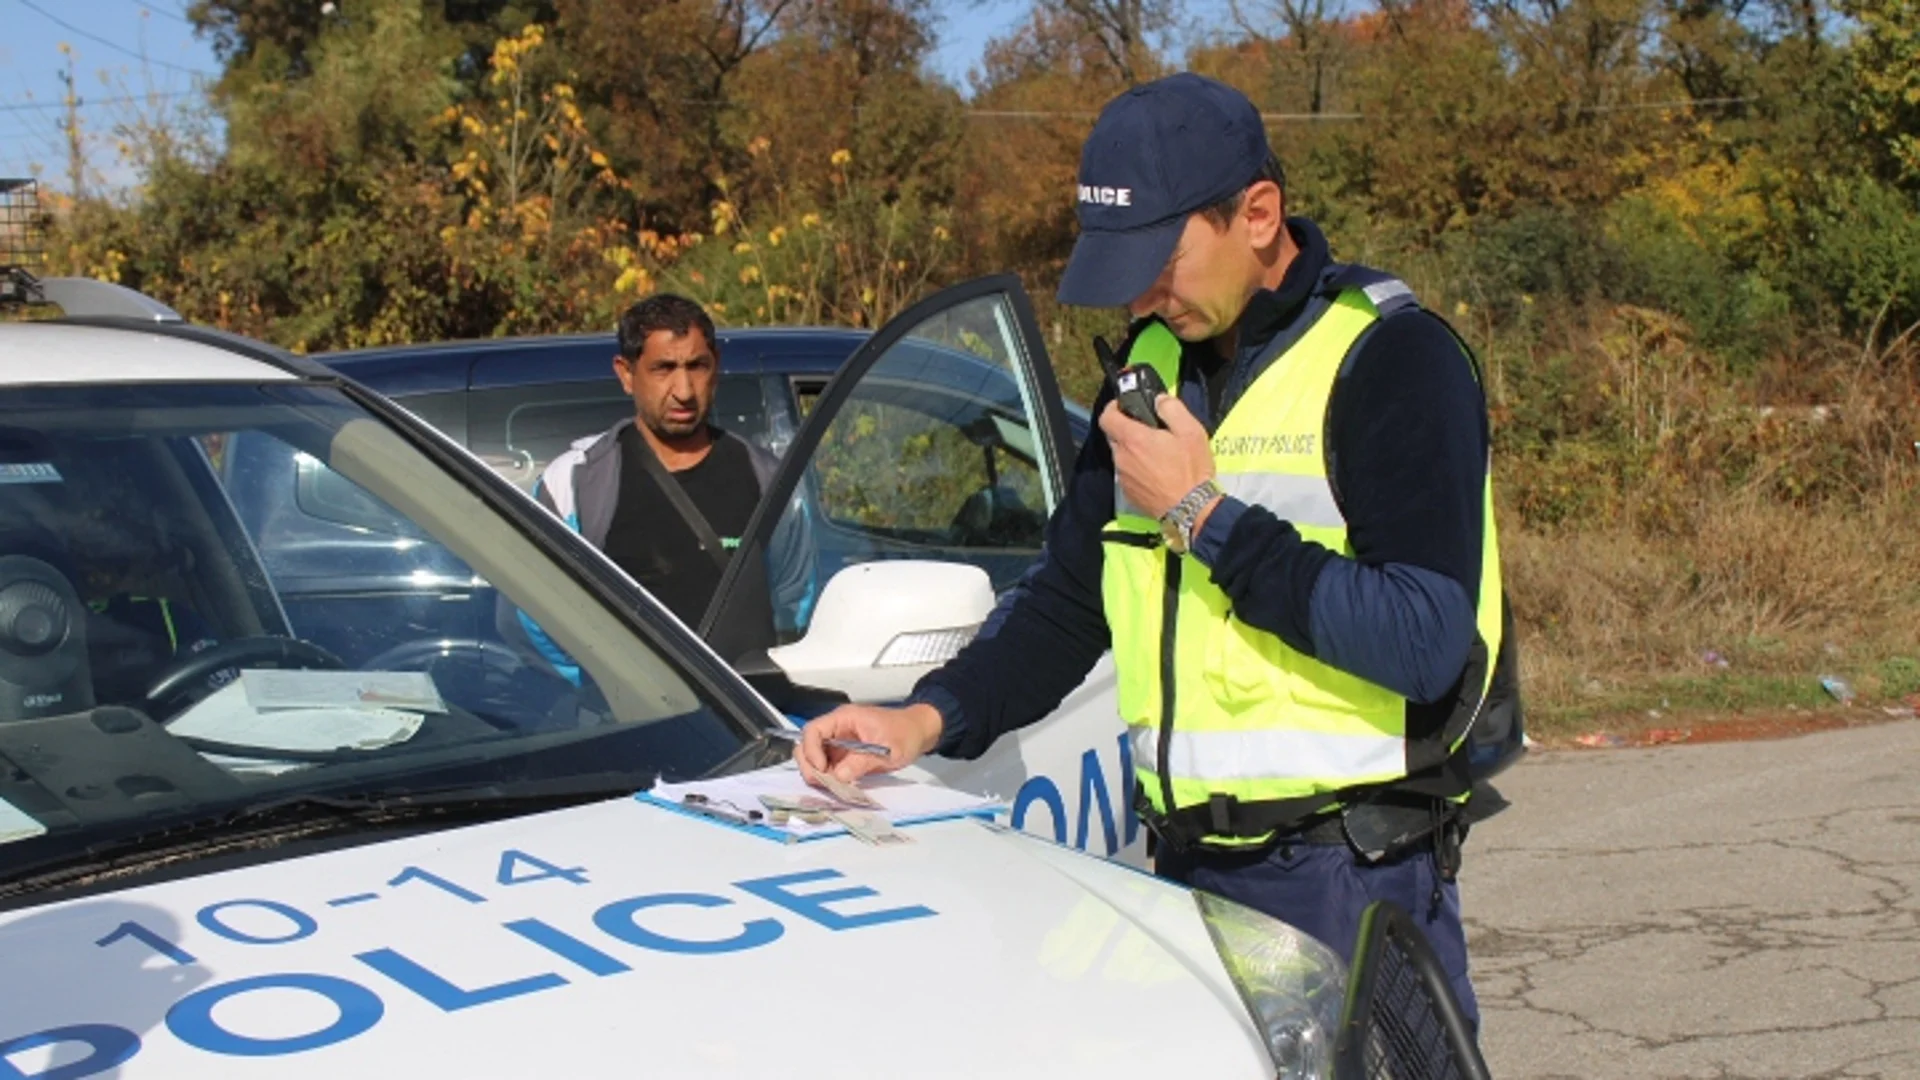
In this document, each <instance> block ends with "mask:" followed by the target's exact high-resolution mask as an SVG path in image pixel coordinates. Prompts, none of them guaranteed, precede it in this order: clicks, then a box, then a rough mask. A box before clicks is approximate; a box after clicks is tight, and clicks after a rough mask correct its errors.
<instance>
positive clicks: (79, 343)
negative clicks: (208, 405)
mask: <svg viewBox="0 0 1920 1080" xmlns="http://www.w3.org/2000/svg"><path fill="white" fill-rule="evenodd" d="M183 329H184V328H182V327H180V326H177V325H174V326H161V325H156V324H154V323H151V322H134V321H131V320H112V321H109V320H100V321H88V322H79V321H67V320H47V321H39V322H16V323H0V385H4V386H34V385H48V384H53V383H63V384H72V383H98V384H125V383H149V382H182V381H186V382H280V381H289V380H296V379H299V378H301V377H302V376H310V375H314V374H321V372H318V371H317V370H310V371H309V370H301V366H302V365H297V364H292V363H289V362H288V361H290V360H291V358H290V357H284V356H281V355H276V354H275V352H273V351H271V350H267V349H263V348H258V347H256V348H242V347H239V346H237V345H236V342H238V341H240V340H241V339H232V340H229V339H228V335H223V334H220V333H218V332H217V331H211V332H199V333H183V332H182V330H183Z"/></svg>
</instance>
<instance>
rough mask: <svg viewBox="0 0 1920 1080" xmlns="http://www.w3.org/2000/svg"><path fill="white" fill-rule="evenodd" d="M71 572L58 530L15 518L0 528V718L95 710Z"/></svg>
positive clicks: (81, 608) (81, 613)
mask: <svg viewBox="0 0 1920 1080" xmlns="http://www.w3.org/2000/svg"><path fill="white" fill-rule="evenodd" d="M6 513H7V511H6V510H5V509H4V508H0V514H6ZM71 574H72V564H71V562H70V561H69V560H68V558H67V556H66V550H65V547H64V545H62V544H61V543H60V542H59V541H58V539H57V538H56V537H54V536H53V534H51V533H50V532H48V531H47V530H45V529H43V528H39V527H37V526H34V525H32V524H29V523H26V522H23V521H21V520H19V519H18V518H15V519H13V520H10V521H7V522H6V523H5V524H4V525H0V723H6V722H8V721H15V720H32V719H35V718H37V717H42V716H57V715H60V714H63V713H73V712H81V711H84V710H87V709H91V708H93V705H94V700H93V679H92V676H91V673H90V670H89V666H88V662H87V632H86V628H87V617H86V607H85V606H84V605H83V604H82V603H81V601H80V594H79V593H78V592H77V591H76V590H75V588H74V585H73V580H72V577H71Z"/></svg>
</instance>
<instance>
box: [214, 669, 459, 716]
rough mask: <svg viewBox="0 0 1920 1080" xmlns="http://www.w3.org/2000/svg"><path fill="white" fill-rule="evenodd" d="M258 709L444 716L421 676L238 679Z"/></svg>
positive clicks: (429, 682)
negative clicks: (383, 711) (391, 711)
mask: <svg viewBox="0 0 1920 1080" xmlns="http://www.w3.org/2000/svg"><path fill="white" fill-rule="evenodd" d="M240 685H242V686H244V687H246V691H247V701H248V702H249V703H250V704H252V706H253V707H254V708H256V709H405V710H410V711H413V712H430V713H443V712H446V711H447V706H446V703H445V702H444V701H442V700H441V699H440V688H439V687H437V686H435V685H434V684H433V677H432V676H430V675H428V674H427V673H426V672H423V671H299V670H290V671H282V670H278V669H268V668H248V669H247V670H245V671H242V672H241V673H240Z"/></svg>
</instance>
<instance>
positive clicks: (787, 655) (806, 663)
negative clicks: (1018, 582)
mask: <svg viewBox="0 0 1920 1080" xmlns="http://www.w3.org/2000/svg"><path fill="white" fill-rule="evenodd" d="M992 610H993V583H992V582H991V581H990V580H988V578H987V574H986V571H984V570H982V569H980V568H979V567H977V566H966V565H963V564H961V563H949V562H931V561H922V560H917V559H887V560H883V561H880V562H870V563H861V564H859V565H857V566H849V567H847V568H846V569H845V570H842V571H840V572H839V573H837V574H835V575H833V579H832V580H831V581H828V582H827V587H826V588H825V589H823V590H822V591H821V593H820V603H819V605H818V606H816V607H815V608H814V612H813V621H812V623H811V624H810V625H809V626H808V628H807V635H806V637H803V638H801V639H800V640H799V641H796V642H794V643H793V644H791V645H782V646H780V647H778V648H774V649H769V650H767V656H768V657H769V658H770V659H771V660H772V661H773V662H774V663H775V664H777V665H779V667H780V669H781V670H782V671H785V672H786V673H787V677H788V678H790V679H792V680H793V681H794V682H796V683H799V684H801V685H802V686H814V687H819V688H821V689H823V690H838V691H840V692H841V693H843V694H845V695H847V697H849V698H851V699H852V700H854V701H898V700H900V699H901V698H904V697H906V696H907V694H908V693H909V692H910V691H911V690H912V689H913V684H914V683H915V682H917V681H918V680H919V678H920V676H922V675H925V674H926V673H927V672H929V671H932V670H933V669H934V668H935V667H937V666H939V665H940V664H942V663H944V662H946V661H947V660H948V659H949V658H951V657H952V656H953V655H954V654H955V653H957V652H959V651H960V649H961V647H962V646H964V645H965V644H966V643H967V642H969V641H972V640H973V635H974V634H975V633H976V632H978V631H979V629H980V624H981V623H982V622H984V621H985V620H986V617H987V614H988V613H989V612H991V611H992Z"/></svg>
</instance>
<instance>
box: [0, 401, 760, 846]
mask: <svg viewBox="0 0 1920 1080" xmlns="http://www.w3.org/2000/svg"><path fill="white" fill-rule="evenodd" d="M536 642H537V644H536ZM739 712H740V710H738V709H737V707H736V708H735V709H734V710H733V711H731V712H730V711H729V710H728V709H727V707H726V706H725V705H720V704H716V703H715V702H714V701H712V700H709V699H708V698H707V697H706V696H704V695H703V693H702V692H701V691H699V690H698V689H697V688H696V687H695V686H694V685H693V684H692V683H691V682H690V681H689V679H688V678H687V677H686V676H685V675H684V674H683V673H682V670H681V669H680V668H679V667H677V666H676V664H675V663H674V662H673V661H672V660H671V659H669V658H668V657H667V656H666V655H665V653H663V651H662V648H661V647H660V645H659V644H658V643H656V642H654V641H651V640H649V638H648V637H647V636H645V635H643V634H642V633H638V632H636V631H635V630H634V629H633V626H632V624H630V623H629V622H628V621H627V620H625V619H623V618H621V617H620V616H619V615H618V614H617V613H616V612H615V611H614V610H611V609H610V608H609V605H608V601H607V600H606V599H605V598H604V597H603V595H602V594H601V593H598V592H596V591H595V590H593V589H591V588H589V587H586V586H583V585H582V584H581V583H580V582H579V581H578V580H576V579H575V578H574V577H573V576H571V575H569V574H568V573H566V572H565V571H564V570H563V569H562V567H561V566H560V565H559V564H558V563H557V562H556V560H555V557H554V555H553V554H552V549H550V548H548V547H543V546H542V545H541V544H540V543H539V542H538V541H536V540H535V539H533V538H532V537H531V536H529V535H528V534H527V533H526V532H524V531H522V529H521V528H520V527H518V526H516V525H515V524H514V522H513V521H512V519H511V518H510V517H508V516H507V515H504V514H502V513H501V512H499V511H498V510H496V509H495V508H494V506H493V505H492V504H490V503H489V502H487V501H486V500H485V499H483V498H482V497H481V496H480V495H479V494H477V493H476V492H475V491H474V490H473V489H472V488H471V487H469V486H468V484H467V483H465V482H463V481H462V480H461V479H459V478H458V477H457V476H456V475H454V474H453V473H451V472H450V471H448V470H447V469H445V468H443V467H442V466H440V465H439V464H437V463H436V462H435V460H434V459H433V458H432V457H431V456H429V455H428V454H426V453H423V452H422V451H421V450H419V449H417V448H416V447H415V446H414V445H413V444H412V443H411V442H409V441H407V439H406V438H405V437H403V436H402V435H401V434H400V433H399V432H398V431H397V430H396V429H395V428H394V427H393V426H391V425H390V424H389V423H387V422H386V421H385V420H384V419H382V418H380V417H378V416H377V415H375V414H373V413H371V412H369V411H368V410H366V409H365V408H362V407H361V406H360V405H358V404H357V403H355V402H354V401H353V400H352V399H351V398H350V397H349V396H348V395H347V394H346V393H344V392H342V391H340V390H337V389H333V388H329V387H325V386H315V385H303V384H294V383H285V384H266V385H259V386H252V385H245V386H243V385H231V384H213V385H158V386H156V385H145V386H139V387H132V388H127V387H101V386H91V387H69V388H44V389H42V388H34V389H18V390H13V391H9V392H7V393H5V394H4V395H0V843H4V844H5V848H6V854H5V855H0V866H7V865H16V866H17V865H26V864H28V863H32V864H42V863H44V862H45V861H46V860H47V859H48V858H57V857H59V856H60V855H61V854H62V853H64V852H76V853H77V852H80V851H82V850H83V849H85V848H86V847H88V846H90V845H92V844H94V843H96V842H98V841H101V840H105V839H111V838H115V837H119V836H127V835H133V834H143V833H147V832H152V831H154V830H157V829H161V828H165V827H168V826H169V825H171V824H173V823H177V822H182V821H187V820H196V819H203V818H205V817H207V816H208V815H209V814H210V813H219V812H221V811H222V810H223V808H230V807H233V808H237V807H241V806H248V805H257V804H259V803H261V802H263V801H277V800H281V799H286V798H289V797H298V796H300V795H303V794H309V793H320V792H324V793H326V794H328V795H331V796H353V795H361V794H365V795H392V794H404V793H407V792H424V791H428V790H434V791H445V790H449V789H453V788H458V787H460V786H461V785H465V784H473V785H492V786H493V787H494V788H495V789H496V790H500V789H504V788H510V787H511V786H512V785H515V784H519V783H540V782H550V781H566V780H569V779H577V778H582V777H607V778H609V780H610V786H618V785H619V784H621V783H624V784H625V785H627V786H628V787H630V788H638V787H643V786H645V785H646V784H647V783H649V782H650V778H651V777H653V776H654V775H668V776H693V775H697V774H700V773H702V772H705V771H707V770H708V769H710V768H712V767H713V766H715V765H716V764H718V763H720V762H721V761H722V760H724V759H725V758H727V757H728V756H729V755H731V754H732V753H734V752H735V751H736V750H738V749H739V748H740V747H741V746H742V745H743V744H744V743H745V742H747V741H748V739H749V738H750V737H751V736H752V735H753V734H755V732H754V731H752V730H750V728H751V724H750V722H749V721H747V720H743V719H741V718H740V717H739Z"/></svg>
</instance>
